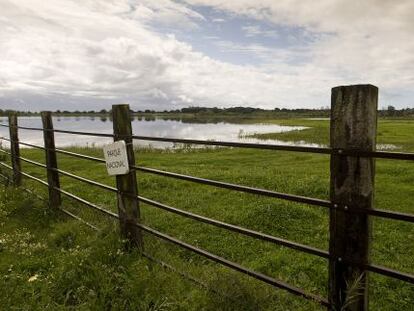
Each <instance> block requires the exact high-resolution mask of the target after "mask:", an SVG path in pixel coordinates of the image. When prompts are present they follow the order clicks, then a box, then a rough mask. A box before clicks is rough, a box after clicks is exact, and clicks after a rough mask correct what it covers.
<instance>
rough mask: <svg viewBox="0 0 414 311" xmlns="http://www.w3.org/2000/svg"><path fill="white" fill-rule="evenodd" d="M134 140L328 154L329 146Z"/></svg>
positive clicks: (155, 138) (135, 137) (180, 139)
mask: <svg viewBox="0 0 414 311" xmlns="http://www.w3.org/2000/svg"><path fill="white" fill-rule="evenodd" d="M132 138H133V139H136V140H150V141H162V142H171V143H183V144H195V145H208V146H222V147H236V148H253V149H267V150H284V151H295V152H311V153H322V154H330V153H331V149H330V148H318V147H301V146H285V145H271V144H252V143H238V142H229V141H214V140H198V139H184V138H168V137H152V136H136V135H134V136H132Z"/></svg>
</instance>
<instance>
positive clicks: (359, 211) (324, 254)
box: [0, 106, 414, 309]
mask: <svg viewBox="0 0 414 311" xmlns="http://www.w3.org/2000/svg"><path fill="white" fill-rule="evenodd" d="M114 107H116V106H114ZM42 117H43V116H42ZM128 120H129V122H130V119H129V117H128ZM128 120H123V121H124V122H128ZM114 122H117V119H116V118H114ZM118 122H120V121H118ZM10 124H11V123H10ZM16 124H17V122H16ZM0 126H3V127H9V128H10V130H11V131H16V133H17V130H18V129H22V130H34V131H43V132H44V133H46V132H47V133H49V134H48V137H49V139H50V137H52V139H53V135H52V136H51V134H54V133H64V134H71V135H90V136H97V137H107V138H113V139H115V140H119V139H125V140H126V141H127V145H128V146H129V148H132V141H133V140H134V139H137V140H151V141H160V142H173V143H184V144H201V145H210V146H220V147H231V148H251V149H264V150H277V151H289V152H305V153H314V154H324V155H330V156H331V161H332V159H335V157H351V158H356V159H358V160H359V158H368V159H371V158H383V159H394V160H409V161H411V160H414V154H412V153H399V152H381V151H367V150H360V149H352V148H348V149H347V148H315V147H298V146H282V145H270V144H250V143H235V142H223V141H206V140H193V139H177V138H164V137H148V136H136V135H133V134H129V135H128V133H126V134H125V133H116V134H105V133H91V132H78V131H67V130H56V129H53V128H33V127H22V126H10V125H7V124H0ZM15 137H17V134H16V135H15ZM0 139H4V140H6V141H9V142H10V143H11V144H14V146H16V145H17V146H18V145H22V146H27V147H31V148H37V149H40V150H43V151H45V152H46V153H50V152H52V153H55V154H56V153H59V154H62V155H66V156H70V157H75V158H79V159H84V160H88V161H94V162H98V163H105V160H104V159H102V158H98V157H94V156H90V155H86V154H81V153H77V152H73V151H69V150H63V149H58V148H54V147H53V148H48V147H45V146H47V145H46V144H45V146H39V145H34V144H30V143H27V142H21V141H18V139H17V140H16V139H14V140H13V137H11V138H7V137H0ZM53 146H54V141H53ZM130 150H132V149H130ZM0 152H2V153H4V154H7V155H8V156H10V157H11V159H12V164H13V165H12V166H10V165H7V164H6V163H3V162H0V165H1V166H2V167H5V168H7V169H9V170H12V171H13V172H14V174H15V176H18V174H21V175H22V176H24V177H27V178H29V179H31V180H33V181H36V182H38V183H40V184H42V185H44V186H46V187H48V188H49V191H56V192H58V193H59V194H62V195H64V196H66V197H68V198H70V199H72V200H75V201H76V202H79V203H81V204H83V205H85V206H87V207H89V208H92V209H94V210H96V211H98V212H100V213H103V214H105V215H106V216H110V217H112V218H115V219H118V220H119V221H120V222H121V226H122V222H123V221H125V220H123V217H124V216H125V215H122V214H121V213H118V214H116V213H114V212H111V211H108V210H106V209H104V208H102V207H100V206H98V205H96V204H94V203H93V202H89V201H88V200H85V199H83V198H81V197H79V196H77V195H75V194H73V193H70V192H68V191H66V190H63V189H62V188H61V187H60V186H59V187H57V186H54V185H51V182H50V176H52V175H51V174H52V173H54V174H57V175H54V176H55V177H54V178H59V177H58V176H59V175H63V176H66V177H69V178H72V179H75V180H77V181H80V182H82V183H86V184H89V185H92V186H95V187H99V188H101V189H103V190H106V191H110V192H112V193H116V194H117V195H118V200H119V199H120V198H129V199H133V200H136V202H141V203H143V204H147V205H149V206H152V207H155V208H158V209H161V210H164V211H167V212H170V213H174V214H176V215H179V216H182V217H186V218H189V219H192V220H195V221H198V222H202V223H206V224H209V225H212V226H215V227H218V228H222V229H226V230H228V231H232V232H236V233H239V234H242V235H245V236H249V237H252V238H255V239H258V240H263V241H267V242H270V243H274V244H276V245H280V246H283V247H288V248H290V249H294V250H297V251H300V252H304V253H307V254H311V255H315V256H318V257H321V258H324V259H328V260H329V261H330V262H332V261H340V262H343V263H344V264H346V265H349V266H350V267H358V268H359V269H362V270H364V271H370V272H373V273H377V274H381V275H384V276H387V277H391V278H395V279H399V280H402V281H405V282H409V283H412V284H414V275H412V274H409V273H404V272H401V271H397V270H393V269H389V268H387V267H382V266H379V265H375V264H371V263H369V262H363V261H360V262H358V261H354V260H350V259H349V258H346V257H341V256H339V255H338V254H336V253H332V252H328V251H326V250H321V249H318V248H315V247H311V246H308V245H304V244H300V243H296V242H293V241H289V240H286V239H282V238H278V237H274V236H272V235H268V234H264V233H261V232H258V231H254V230H250V229H247V228H243V227H240V226H237V225H234V224H229V223H226V222H222V221H218V220H215V219H212V218H209V217H205V216H202V215H198V214H195V213H191V212H188V211H185V210H182V209H178V208H176V207H172V206H169V205H166V204H163V203H160V202H157V201H154V200H152V199H149V198H145V197H143V196H140V195H135V194H133V192H129V191H125V190H122V189H120V188H119V185H118V186H117V187H112V186H109V185H106V184H103V183H100V182H98V181H94V180H91V179H88V178H85V177H81V176H78V175H75V174H73V173H70V172H67V171H64V170H61V169H58V168H57V167H52V166H50V165H49V163H48V161H46V164H42V163H39V162H37V161H33V160H30V159H27V158H25V157H22V156H20V155H19V154H13V152H9V151H7V150H2V149H0ZM20 160H21V161H24V162H26V163H28V164H31V165H34V166H36V167H40V168H42V169H46V172H47V173H48V182H46V181H43V180H41V179H40V178H37V177H34V176H32V175H30V174H27V173H25V172H23V171H22V170H21V169H17V168H18V167H19V166H18V165H16V163H17V164H18V161H20ZM131 169H132V172H131V174H133V175H134V176H135V174H136V173H137V172H143V173H149V174H154V175H159V176H164V177H170V178H173V179H179V180H184V181H188V182H193V183H197V184H202V185H208V186H214V187H218V188H221V189H227V190H234V191H239V192H243V193H249V194H253V195H258V196H264V197H270V198H275V199H282V200H287V201H290V202H296V203H302V204H309V205H314V206H321V207H325V208H327V209H328V211H329V212H330V213H333V212H336V211H341V212H342V213H344V214H346V215H366V216H375V217H381V218H385V219H391V220H399V221H404V222H410V223H413V222H414V215H412V214H408V213H401V212H395V211H388V210H381V209H376V208H362V207H360V206H358V205H357V204H355V205H352V204H351V205H350V204H346V203H343V202H338V201H336V200H335V199H331V200H323V199H319V198H311V197H305V196H299V195H294V194H287V193H281V192H276V191H272V190H266V189H260V188H254V187H249V186H244V185H238V184H232V183H227V182H223V181H216V180H211V179H206V178H201V177H194V176H190V175H184V174H179V173H174V172H168V171H164V170H160V169H155V168H149V167H143V166H138V165H135V163H133V164H132V165H131ZM16 174H17V175H16ZM56 176H57V177H56ZM0 177H1V178H3V179H7V178H8V177H7V176H5V175H3V174H1V175H0ZM58 208H60V209H61V210H62V212H64V213H65V214H67V215H68V216H70V217H72V218H75V219H77V220H79V221H82V222H84V223H85V224H86V225H89V226H90V227H91V228H94V229H97V228H96V227H95V226H94V225H92V224H89V223H88V222H85V221H84V220H83V219H81V218H80V217H78V216H77V215H74V214H73V213H71V212H69V211H67V210H63V209H62V208H61V207H58ZM134 226H136V228H137V229H139V230H140V231H141V230H142V231H143V232H146V233H149V234H151V235H153V236H155V237H158V238H160V239H162V240H166V241H168V242H171V243H173V244H175V245H178V246H180V247H182V248H185V249H187V250H190V251H192V252H194V253H197V254H199V255H201V256H203V257H206V258H208V259H210V260H212V261H214V262H217V263H219V264H221V265H224V266H227V267H229V268H231V269H233V270H236V271H238V272H241V273H243V274H246V275H249V276H251V277H253V278H255V279H258V280H261V281H263V282H265V283H267V284H270V285H273V286H275V287H278V288H281V289H284V290H286V291H288V292H290V293H292V294H295V295H299V296H301V297H304V298H307V299H309V300H312V301H314V302H316V303H319V304H321V305H323V306H326V307H329V308H331V309H333V308H334V307H335V308H336V307H337V305H338V302H337V301H335V298H332V296H330V298H329V299H325V298H323V297H320V296H318V295H314V294H310V293H306V292H305V291H303V290H302V289H300V288H297V287H294V286H292V285H289V284H286V283H284V282H283V281H280V280H277V279H274V278H271V277H269V276H266V275H263V274H261V273H258V272H255V271H252V270H250V269H248V268H245V267H243V266H240V265H239V264H237V263H235V262H232V261H229V260H227V259H225V258H222V257H219V256H217V255H214V254H212V253H210V252H208V251H206V250H203V249H200V248H198V247H195V246H193V245H190V244H188V243H185V242H183V241H180V240H178V239H176V238H174V237H171V236H169V235H167V234H165V233H161V232H159V231H157V230H155V229H153V228H150V227H148V226H147V225H144V224H142V223H140V222H137V223H135V224H134ZM331 234H332V233H331Z"/></svg>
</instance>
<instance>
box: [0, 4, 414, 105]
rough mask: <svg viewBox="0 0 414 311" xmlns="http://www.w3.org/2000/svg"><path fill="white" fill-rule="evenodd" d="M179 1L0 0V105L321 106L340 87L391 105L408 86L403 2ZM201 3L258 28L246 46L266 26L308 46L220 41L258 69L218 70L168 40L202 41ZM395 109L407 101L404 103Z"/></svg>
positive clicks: (219, 65)
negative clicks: (375, 92) (370, 90)
mask: <svg viewBox="0 0 414 311" xmlns="http://www.w3.org/2000/svg"><path fill="white" fill-rule="evenodd" d="M187 3H188V5H186V4H184V3H182V2H174V1H170V0H158V1H150V0H141V1H127V0H112V1H109V0H108V1H92V0H86V1H75V0H72V1H71V0H66V1H64V0H54V1H40V0H30V1H29V0H26V1H24V0H13V1H7V0H0V6H1V8H2V11H1V13H0V105H2V107H3V108H6V107H7V108H10V107H9V106H6V105H10V103H11V102H13V103H15V104H16V105H17V107H25V109H27V108H28V105H29V106H30V108H32V109H44V108H45V107H47V108H49V109H71V107H75V106H76V107H82V106H83V107H85V106H88V105H89V106H90V107H92V106H93V107H98V106H99V105H101V108H107V105H109V104H110V103H117V102H120V101H127V102H129V103H130V104H131V105H132V106H133V107H134V108H152V109H175V108H176V107H182V106H188V105H205V106H236V105H248V106H258V107H266V108H274V107H320V106H326V105H328V104H329V92H330V88H331V87H332V86H336V85H340V84H349V83H358V82H361V83H366V82H370V83H376V84H378V85H379V86H380V87H381V88H383V89H384V94H394V95H392V96H391V95H390V97H392V98H396V97H395V94H396V93H397V94H398V93H402V94H408V93H407V89H409V88H412V87H413V86H414V70H413V69H414V68H413V66H414V65H413V64H414V62H413V61H414V59H413V57H414V43H413V40H411V35H412V31H413V21H412V20H411V18H409V17H410V16H409V13H408V12H410V10H411V12H412V11H413V10H412V5H411V1H399V2H398V5H396V4H395V3H394V2H391V1H373V0H371V1H366V2H364V3H363V4H359V5H355V4H350V3H349V2H345V1H318V2H315V3H313V4H312V5H311V6H310V5H309V3H308V4H307V5H305V3H304V2H302V1H283V0H281V1H257V0H256V1H246V0H237V1H230V0H227V1H219V0H208V1H207V0H187ZM197 5H203V6H209V7H212V8H214V10H215V11H219V10H220V11H223V12H228V13H229V14H230V15H232V16H235V15H238V16H246V17H249V18H250V19H252V18H253V19H256V20H257V21H258V25H255V24H249V25H247V26H245V27H244V31H245V33H246V34H247V35H248V36H254V35H264V36H269V35H273V34H274V35H277V32H274V31H273V30H268V27H266V28H263V27H261V26H260V25H259V22H261V21H265V22H266V23H271V24H274V25H286V26H287V27H301V28H303V29H304V30H305V33H306V32H309V36H310V40H309V42H308V43H307V44H306V45H305V46H301V45H300V44H297V45H295V46H294V47H286V48H283V47H273V46H264V45H262V44H253V43H252V44H241V43H240V42H230V41H226V40H217V39H216V40H213V43H211V44H216V45H218V46H219V47H220V48H221V49H222V52H223V53H226V51H227V52H228V51H238V52H240V51H242V52H243V53H251V54H252V55H254V57H258V58H260V60H261V62H260V64H256V65H235V64H230V63H226V62H224V61H218V60H217V59H214V58H212V57H209V56H207V55H206V54H203V53H201V52H198V51H195V50H194V49H193V47H192V46H191V45H190V44H189V43H187V42H184V41H181V40H178V39H177V37H176V36H174V35H172V34H171V32H172V31H168V29H180V31H183V32H185V33H186V34H188V35H200V34H201V35H204V33H203V32H202V30H203V29H202V27H201V26H200V25H202V23H206V22H208V20H209V19H208V18H207V17H206V16H203V15H202V14H200V13H199V12H198V10H197V8H198V7H197ZM222 19H223V20H222V21H218V20H217V21H216V22H220V23H223V22H224V19H225V16H224V15H223V18H222ZM161 29H163V30H162V31H161ZM165 29H167V30H165ZM195 30H197V31H198V32H197V31H195ZM311 33H312V35H311ZM404 92H406V93H404ZM22 100H23V101H24V103H23V104H22V103H21V101H22ZM398 100H400V102H401V103H403V104H404V105H406V103H407V102H408V100H407V98H406V97H404V96H401V97H400V98H399V99H398ZM28 103H30V104H28ZM31 103H33V106H32V104H31ZM76 103H78V104H76ZM104 105H105V107H103V106H104ZM69 106H70V107H69ZM87 109H89V108H87Z"/></svg>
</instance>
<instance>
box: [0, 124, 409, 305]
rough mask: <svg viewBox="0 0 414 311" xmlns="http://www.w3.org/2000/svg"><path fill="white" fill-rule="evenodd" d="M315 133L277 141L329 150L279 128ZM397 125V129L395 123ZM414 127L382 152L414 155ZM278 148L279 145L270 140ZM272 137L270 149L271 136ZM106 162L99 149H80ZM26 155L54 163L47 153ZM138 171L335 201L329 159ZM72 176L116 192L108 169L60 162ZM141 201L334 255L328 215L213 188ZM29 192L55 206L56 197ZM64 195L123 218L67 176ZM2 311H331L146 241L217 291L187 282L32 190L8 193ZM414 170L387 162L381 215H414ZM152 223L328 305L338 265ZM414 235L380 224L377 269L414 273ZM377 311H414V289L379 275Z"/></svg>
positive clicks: (0, 267)
mask: <svg viewBox="0 0 414 311" xmlns="http://www.w3.org/2000/svg"><path fill="white" fill-rule="evenodd" d="M274 122H275V123H279V124H280V123H283V124H287V125H306V126H311V128H310V129H308V130H304V131H300V132H291V133H283V134H265V135H273V136H272V137H273V138H277V139H284V140H293V141H300V140H303V141H307V142H314V143H322V144H326V143H327V141H328V135H327V133H328V122H327V121H321V120H319V121H318V120H285V121H280V120H278V121H274ZM393 122H395V123H393ZM413 133H414V123H413V122H412V121H398V122H396V121H381V122H380V125H379V136H378V142H379V143H383V144H395V145H398V146H399V147H400V148H401V149H399V150H402V151H414V135H413ZM269 137H270V136H269ZM261 138H266V136H263V137H261ZM72 150H74V151H77V152H81V153H85V154H91V155H94V156H99V157H101V156H102V154H101V151H100V150H95V149H80V148H78V149H72ZM22 155H23V156H25V157H27V158H30V159H33V160H36V161H39V162H44V155H43V153H42V152H40V151H37V150H30V149H24V150H22ZM136 156H137V162H138V164H139V165H143V166H147V167H153V168H160V169H164V170H168V171H172V172H178V173H184V174H189V175H194V176H198V177H205V178H210V179H216V180H220V181H227V182H232V183H238V184H242V185H247V186H255V187H261V188H265V189H270V190H275V191H280V192H286V193H292V194H298V195H306V196H311V197H316V198H322V199H328V196H329V157H328V156H326V155H312V154H301V153H290V152H276V151H257V150H246V149H227V148H226V149H192V148H186V149H182V150H176V151H174V152H172V151H160V150H148V149H141V150H137V154H136ZM58 160H59V166H60V168H61V169H63V170H66V171H70V172H72V173H75V174H77V175H80V176H83V177H87V178H90V179H94V180H97V181H100V182H104V183H107V184H109V185H114V179H113V178H110V177H108V176H107V174H106V171H105V167H104V166H103V165H102V164H99V163H92V162H87V161H85V160H81V159H74V158H71V157H69V156H63V155H59V159H58ZM23 170H24V171H26V172H29V173H31V174H34V175H35V176H38V177H40V178H43V179H45V173H44V171H43V170H42V169H38V168H36V167H33V166H32V165H30V164H23ZM138 180H139V192H140V195H142V196H144V197H148V198H151V199H154V200H157V201H159V202H162V203H165V204H169V205H172V206H175V207H178V208H180V209H184V210H187V211H191V212H194V213H197V214H200V215H204V216H208V217H211V218H215V219H218V220H222V221H225V222H229V223H232V224H237V225H241V226H243V227H246V228H249V229H253V230H257V231H260V232H264V233H268V234H271V235H274V236H277V237H282V238H286V239H289V240H292V241H295V242H300V243H303V244H307V245H310V246H314V247H318V248H322V249H327V248H328V212H327V210H326V209H324V208H321V207H314V206H308V205H304V204H297V203H291V202H286V201H282V200H277V199H269V198H261V197H258V196H255V195H250V194H242V193H238V192H232V191H228V190H223V189H218V188H214V187H210V186H205V185H198V184H193V183H190V182H185V181H179V180H175V179H169V178H167V177H159V176H154V175H149V174H146V173H141V172H139V173H138ZM25 184H26V186H27V187H29V188H32V189H36V191H37V192H38V193H39V194H41V195H43V196H46V192H45V189H42V188H40V187H41V186H37V185H35V184H33V183H32V182H29V181H26V182H25ZM61 185H62V188H63V189H65V190H68V191H71V192H73V193H75V194H77V195H79V196H81V197H83V198H85V199H88V200H90V201H93V202H95V203H97V204H99V205H101V206H103V207H105V208H107V209H110V210H113V211H116V207H115V206H116V205H115V197H114V195H113V194H112V193H106V192H104V191H102V190H100V189H97V188H93V187H92V186H85V185H84V184H81V183H80V182H77V181H74V180H73V179H69V178H67V177H63V176H62V177H61ZM0 198H1V203H0V204H1V206H0V211H1V214H0V217H1V218H0V225H1V231H0V243H1V244H0V274H1V280H0V291H1V292H2V295H1V296H0V309H1V307H4V306H8V307H9V308H8V309H13V308H14V309H24V310H32V309H49V310H59V309H62V310H66V309H73V308H75V309H80V310H89V309H96V310H102V309H108V308H109V306H112V308H113V309H119V310H124V309H128V308H129V309H130V310H136V309H138V310H323V308H321V307H320V306H318V305H316V304H314V303H312V302H309V301H306V300H304V299H301V298H298V297H295V296H293V295H291V294H288V293H286V292H284V291H282V290H278V289H274V288H271V287H270V286H267V285H263V284H261V283H259V282H257V281H255V280H252V279H251V278H249V277H244V276H241V275H240V274H238V273H235V272H232V271H230V270H228V269H227V268H223V267H220V266H218V265H216V264H214V263H211V262H210V261H208V260H206V259H204V258H201V257H199V256H198V255H194V254H192V253H190V252H188V251H185V250H182V249H180V248H177V247H175V246H172V245H170V244H168V243H166V242H161V241H159V240H157V239H155V238H153V237H151V236H148V235H145V249H146V251H147V252H148V253H150V254H152V255H153V256H154V257H156V258H160V259H162V260H164V261H165V262H167V263H170V264H171V265H173V266H174V267H176V268H177V269H179V270H183V271H186V272H187V273H190V274H192V275H194V276H195V277H197V278H198V279H202V280H203V282H204V283H205V285H206V286H207V287H208V288H210V289H215V290H216V291H219V292H220V293H221V294H217V293H214V292H212V291H209V290H206V289H204V288H202V287H200V286H197V285H195V284H193V283H192V282H190V281H187V280H186V279H185V278H182V277H181V276H179V275H178V274H176V273H174V272H171V271H169V270H164V269H163V268H161V267H160V266H159V265H157V264H152V263H151V262H150V261H148V260H146V259H143V258H140V256H139V254H137V253H135V252H132V253H131V254H128V253H125V252H124V251H123V248H122V245H121V242H120V241H118V239H117V233H116V232H114V231H116V229H114V228H116V223H114V222H113V221H111V220H106V219H105V218H104V217H103V216H100V215H99V214H96V213H95V212H92V211H90V210H88V209H87V208H86V207H84V206H80V205H78V204H75V202H73V201H70V200H66V199H65V200H64V207H65V208H67V209H68V210H70V211H72V212H74V213H76V214H78V215H80V216H82V217H83V218H84V219H86V220H88V221H90V222H91V223H94V224H96V225H97V226H98V227H100V228H102V230H101V232H98V233H96V232H94V231H93V230H92V229H90V228H88V227H86V226H84V225H82V224H81V223H79V222H77V221H74V220H70V219H68V218H67V217H66V216H62V215H60V214H56V213H51V212H48V210H47V208H46V206H45V205H44V204H43V203H41V202H39V201H36V200H34V199H33V197H32V196H30V195H26V194H24V193H22V192H21V191H17V190H13V189H4V188H1V192H0ZM413 198H414V165H413V163H408V162H405V161H392V160H377V169H376V199H375V202H376V203H375V204H376V207H378V208H383V209H389V210H395V211H404V212H410V213H414V206H413V203H412V202H413ZM141 214H142V218H143V222H144V223H145V224H148V225H149V226H151V227H154V228H156V229H159V230H160V231H162V232H165V233H168V234H170V235H172V236H174V237H177V238H179V239H181V240H183V241H186V242H189V243H191V244H194V245H197V246H199V247H201V248H204V249H206V250H209V251H211V252H213V253H216V254H218V255H220V256H222V257H225V258H227V259H230V260H234V261H236V262H238V263H241V264H243V265H245V266H247V267H249V268H252V269H254V270H257V271H259V272H262V273H265V274H268V275H270V276H272V277H275V278H278V279H281V280H284V281H286V282H288V283H291V284H292V285H295V286H298V287H302V288H304V289H306V290H307V291H309V292H312V293H316V294H320V295H322V296H326V295H327V284H328V283H327V267H328V265H327V261H326V260H324V259H320V258H318V257H314V256H311V255H307V254H303V253H300V252H297V251H293V250H290V249H287V248H284V247H279V246H276V245H273V244H271V243H267V242H261V241H258V240H255V239H253V238H249V237H243V236H241V235H239V234H235V233H230V232H227V231H225V230H223V229H218V228H215V227H212V226H210V225H207V224H200V223H197V222H195V221H192V220H189V219H185V218H182V217H179V216H176V215H174V214H171V213H168V212H165V211H161V210H158V209H156V208H154V207H150V206H147V205H144V204H142V205H141ZM412 245H414V226H413V225H412V224H408V223H403V222H399V221H392V220H382V219H377V218H374V219H373V243H372V250H371V257H372V261H373V262H374V263H376V264H381V265H385V266H387V267H390V268H394V269H398V270H401V271H405V272H409V273H414V248H413V247H412ZM370 295H371V296H370V309H371V310H412V306H413V304H414V286H412V285H410V284H408V283H404V282H400V281H396V280H392V279H389V278H386V277H382V276H377V275H374V274H371V275H370Z"/></svg>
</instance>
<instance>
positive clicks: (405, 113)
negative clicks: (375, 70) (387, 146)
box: [0, 105, 414, 117]
mask: <svg viewBox="0 0 414 311" xmlns="http://www.w3.org/2000/svg"><path fill="white" fill-rule="evenodd" d="M9 111H10V110H3V109H0V116H7V115H8V113H9ZM111 112H112V111H111V110H106V109H101V110H99V111H96V110H88V111H86V110H84V111H79V110H75V111H69V110H56V111H55V114H57V115H68V116H71V115H72V116H73V115H75V116H76V115H109V114H111ZM131 112H132V113H133V114H187V115H199V116H202V115H251V114H258V115H284V116H301V115H302V116H309V117H329V115H330V109H329V108H319V109H301V108H299V109H287V108H274V109H262V108H253V107H230V108H218V107H213V108H209V107H186V108H181V109H173V110H152V109H145V110H136V111H134V110H131ZM378 113H379V116H380V117H414V108H403V109H396V108H395V107H394V106H391V105H390V106H388V107H385V108H382V109H380V110H379V111H378ZM19 114H20V115H25V116H31V115H38V112H32V111H19Z"/></svg>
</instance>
